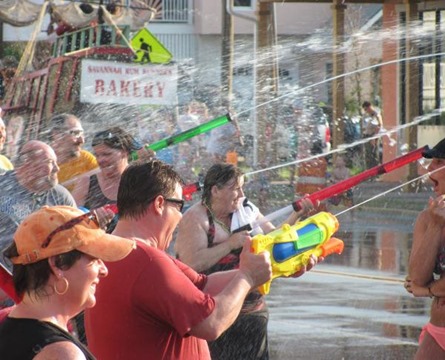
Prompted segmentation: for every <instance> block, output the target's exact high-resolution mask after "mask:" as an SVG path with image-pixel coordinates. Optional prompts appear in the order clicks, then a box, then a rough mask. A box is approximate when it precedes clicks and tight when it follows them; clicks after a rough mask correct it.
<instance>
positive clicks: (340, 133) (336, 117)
mask: <svg viewBox="0 0 445 360" xmlns="http://www.w3.org/2000/svg"><path fill="white" fill-rule="evenodd" d="M345 9H346V5H344V4H343V0H334V4H333V5H332V11H333V25H334V29H333V31H334V53H333V59H332V60H333V76H334V80H333V81H332V97H333V104H332V125H333V126H332V129H333V134H332V135H333V136H332V145H333V148H334V149H337V148H338V146H339V145H341V144H343V143H344V128H345V124H344V121H343V115H344V114H343V112H344V109H345V81H344V78H343V77H338V75H341V74H344V73H345V55H344V53H343V51H342V49H341V46H342V45H343V42H344V34H345Z"/></svg>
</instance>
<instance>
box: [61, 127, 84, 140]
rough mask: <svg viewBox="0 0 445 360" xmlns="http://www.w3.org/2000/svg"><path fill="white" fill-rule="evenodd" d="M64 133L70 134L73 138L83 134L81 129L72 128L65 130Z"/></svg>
mask: <svg viewBox="0 0 445 360" xmlns="http://www.w3.org/2000/svg"><path fill="white" fill-rule="evenodd" d="M65 134H67V135H70V136H72V137H73V138H76V139H78V138H80V137H82V136H83V130H82V129H72V130H67V131H65Z"/></svg>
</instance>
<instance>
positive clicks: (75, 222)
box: [42, 212, 99, 248]
mask: <svg viewBox="0 0 445 360" xmlns="http://www.w3.org/2000/svg"><path fill="white" fill-rule="evenodd" d="M84 220H92V221H93V222H94V223H95V224H96V225H97V228H98V229H99V221H98V220H97V218H96V216H95V215H94V214H93V213H91V212H87V213H85V214H82V215H80V216H78V217H75V218H73V219H71V220H69V221H67V222H66V223H65V224H62V225H60V226H59V227H57V228H55V229H54V230H53V231H51V233H50V234H49V235H48V236H47V237H46V239H45V241H44V243H43V244H42V248H46V247H48V246H49V243H50V242H51V240H52V239H53V237H54V236H56V235H57V234H58V233H60V232H62V231H65V230H68V229H71V228H73V227H74V226H76V225H78V224H80V223H81V222H82V221H84Z"/></svg>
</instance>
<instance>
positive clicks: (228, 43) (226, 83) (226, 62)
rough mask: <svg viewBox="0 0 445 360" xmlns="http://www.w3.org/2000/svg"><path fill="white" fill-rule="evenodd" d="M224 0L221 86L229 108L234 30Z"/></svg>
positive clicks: (231, 87)
mask: <svg viewBox="0 0 445 360" xmlns="http://www.w3.org/2000/svg"><path fill="white" fill-rule="evenodd" d="M226 1H227V0H221V2H222V19H223V21H222V34H223V36H222V49H221V58H222V60H221V61H222V64H221V88H222V92H223V94H226V98H225V99H222V100H223V101H224V100H226V101H227V105H228V106H229V108H230V105H231V101H232V92H233V46H234V41H235V31H234V24H233V17H232V15H231V14H229V13H228V12H227V9H226ZM224 103H225V101H224Z"/></svg>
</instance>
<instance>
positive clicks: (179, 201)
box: [164, 198, 185, 212]
mask: <svg viewBox="0 0 445 360" xmlns="http://www.w3.org/2000/svg"><path fill="white" fill-rule="evenodd" d="M164 199H165V201H168V202H171V203H173V204H177V205H179V206H178V207H177V208H178V210H179V211H180V212H182V209H184V204H185V201H184V200H182V199H174V198H164Z"/></svg>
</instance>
